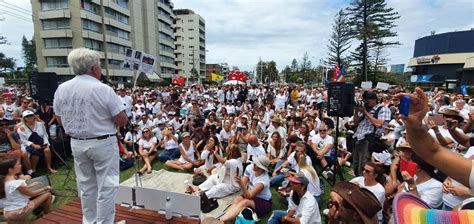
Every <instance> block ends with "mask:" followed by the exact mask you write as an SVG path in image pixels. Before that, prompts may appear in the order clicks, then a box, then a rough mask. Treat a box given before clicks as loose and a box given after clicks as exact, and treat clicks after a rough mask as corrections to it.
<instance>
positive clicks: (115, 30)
mask: <svg viewBox="0 0 474 224" xmlns="http://www.w3.org/2000/svg"><path fill="white" fill-rule="evenodd" d="M107 31H109V32H111V33H114V34H115V35H117V37H119V38H122V39H125V40H128V39H129V33H128V32H127V31H124V30H121V29H119V28H116V27H113V26H107Z"/></svg>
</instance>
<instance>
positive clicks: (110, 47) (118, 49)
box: [107, 43, 128, 54]
mask: <svg viewBox="0 0 474 224" xmlns="http://www.w3.org/2000/svg"><path fill="white" fill-rule="evenodd" d="M127 48H128V47H125V46H122V45H118V44H114V43H107V51H109V52H113V53H119V54H125V51H126V49H127Z"/></svg>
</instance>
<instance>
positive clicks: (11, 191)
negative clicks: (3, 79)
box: [4, 180, 30, 211]
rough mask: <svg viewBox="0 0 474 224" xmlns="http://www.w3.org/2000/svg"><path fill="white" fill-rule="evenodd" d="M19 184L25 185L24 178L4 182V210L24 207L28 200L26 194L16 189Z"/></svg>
mask: <svg viewBox="0 0 474 224" xmlns="http://www.w3.org/2000/svg"><path fill="white" fill-rule="evenodd" d="M20 186H26V183H25V180H10V181H7V182H5V197H6V201H5V208H4V210H5V211H13V210H16V209H20V208H24V207H26V206H27V205H28V203H29V202H30V199H29V197H28V196H26V195H24V194H22V193H20V191H18V187H20Z"/></svg>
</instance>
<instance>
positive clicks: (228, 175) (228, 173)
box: [186, 144, 243, 198]
mask: <svg viewBox="0 0 474 224" xmlns="http://www.w3.org/2000/svg"><path fill="white" fill-rule="evenodd" d="M226 154H227V157H225V158H224V157H221V155H219V153H217V152H214V156H215V158H216V159H217V160H218V161H219V163H220V164H221V165H220V166H219V167H218V168H217V169H218V170H219V171H218V172H217V173H216V174H212V175H211V176H209V178H207V180H206V181H204V183H202V184H200V185H199V187H196V186H189V187H188V189H187V191H186V192H187V193H193V192H198V193H199V192H201V193H199V194H200V195H201V197H206V198H223V197H225V196H227V195H231V194H233V193H235V192H237V191H239V190H240V186H239V183H237V181H236V180H235V179H234V177H235V176H239V177H240V176H242V172H243V168H242V162H241V161H240V160H239V158H240V157H241V154H240V149H239V146H238V145H236V144H230V145H228V146H227V149H226Z"/></svg>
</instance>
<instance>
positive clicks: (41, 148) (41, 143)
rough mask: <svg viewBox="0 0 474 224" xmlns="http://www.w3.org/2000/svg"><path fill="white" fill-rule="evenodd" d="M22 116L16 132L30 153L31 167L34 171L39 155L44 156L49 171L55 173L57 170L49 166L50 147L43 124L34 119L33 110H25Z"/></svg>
mask: <svg viewBox="0 0 474 224" xmlns="http://www.w3.org/2000/svg"><path fill="white" fill-rule="evenodd" d="M22 116H23V120H22V123H20V124H19V128H18V134H19V135H20V139H21V142H22V144H23V145H24V146H25V148H26V151H28V153H30V160H31V169H32V170H33V172H35V171H36V166H37V165H38V161H39V159H40V157H44V159H45V161H46V168H48V171H49V173H56V172H57V171H56V170H55V169H53V168H52V167H51V149H50V148H49V146H50V144H49V140H48V133H47V132H46V128H45V127H44V124H43V123H41V122H38V121H36V116H35V114H34V113H33V111H30V110H25V111H23V114H22Z"/></svg>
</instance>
